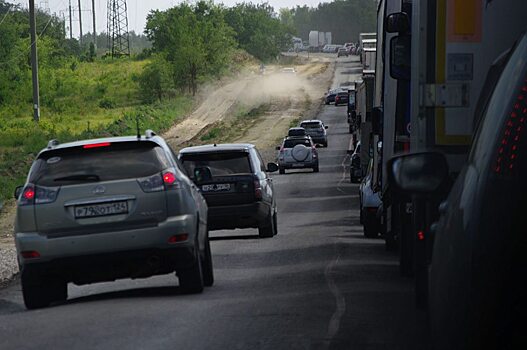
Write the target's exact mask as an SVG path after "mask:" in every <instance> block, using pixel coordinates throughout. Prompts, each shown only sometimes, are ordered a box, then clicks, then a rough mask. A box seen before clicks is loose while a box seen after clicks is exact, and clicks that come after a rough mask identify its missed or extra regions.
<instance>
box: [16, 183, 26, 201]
mask: <svg viewBox="0 0 527 350" xmlns="http://www.w3.org/2000/svg"><path fill="white" fill-rule="evenodd" d="M23 189H24V186H17V187H16V188H15V194H14V196H15V199H17V200H18V198H20V195H21V194H22V190H23Z"/></svg>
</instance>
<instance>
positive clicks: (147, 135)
mask: <svg viewBox="0 0 527 350" xmlns="http://www.w3.org/2000/svg"><path fill="white" fill-rule="evenodd" d="M156 135H157V134H156V133H155V132H154V131H153V130H151V129H148V130H146V131H145V137H146V138H147V139H151V138H152V137H154V136H156Z"/></svg>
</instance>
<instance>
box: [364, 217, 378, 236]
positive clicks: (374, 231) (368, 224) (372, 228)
mask: <svg viewBox="0 0 527 350" xmlns="http://www.w3.org/2000/svg"><path fill="white" fill-rule="evenodd" d="M363 221H364V223H363V227H364V237H366V238H376V237H377V236H378V235H379V228H378V225H377V218H376V217H375V216H373V215H368V214H367V213H366V214H365V215H364V219H363Z"/></svg>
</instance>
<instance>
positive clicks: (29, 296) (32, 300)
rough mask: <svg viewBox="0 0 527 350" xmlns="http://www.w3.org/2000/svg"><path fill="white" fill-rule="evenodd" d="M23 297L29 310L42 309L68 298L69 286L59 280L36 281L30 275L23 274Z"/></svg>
mask: <svg viewBox="0 0 527 350" xmlns="http://www.w3.org/2000/svg"><path fill="white" fill-rule="evenodd" d="M21 279H22V296H23V298H24V304H25V305H26V308H27V309H28V310H32V309H40V308H43V307H47V306H49V305H50V304H51V303H53V302H56V301H64V300H66V299H67V298H68V284H67V283H66V282H63V281H59V280H47V281H46V280H42V281H38V282H37V281H34V280H32V278H31V276H30V275H28V274H24V273H23V274H22V277H21Z"/></svg>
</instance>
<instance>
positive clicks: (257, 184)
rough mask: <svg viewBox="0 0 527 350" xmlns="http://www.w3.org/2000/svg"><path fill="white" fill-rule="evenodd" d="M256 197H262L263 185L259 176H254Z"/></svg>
mask: <svg viewBox="0 0 527 350" xmlns="http://www.w3.org/2000/svg"><path fill="white" fill-rule="evenodd" d="M254 197H255V198H256V199H257V200H258V199H262V186H261V185H260V179H259V178H258V177H256V176H255V177H254Z"/></svg>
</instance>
